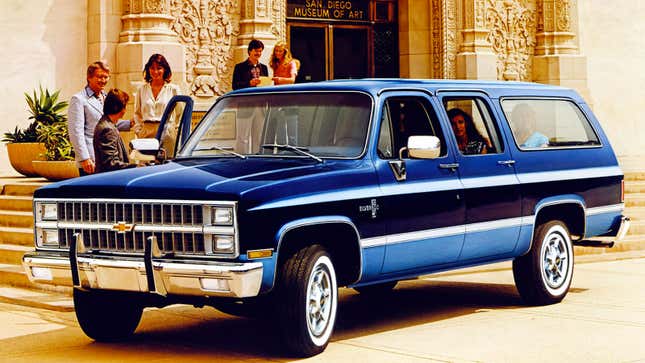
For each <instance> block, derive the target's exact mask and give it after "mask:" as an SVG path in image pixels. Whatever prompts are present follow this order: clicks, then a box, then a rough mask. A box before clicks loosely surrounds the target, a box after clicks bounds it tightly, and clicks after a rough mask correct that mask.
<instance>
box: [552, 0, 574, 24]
mask: <svg viewBox="0 0 645 363" xmlns="http://www.w3.org/2000/svg"><path fill="white" fill-rule="evenodd" d="M570 5H571V4H569V0H559V1H556V3H555V7H556V13H557V18H556V23H555V24H556V27H557V31H559V32H568V31H569V30H570V28H571V15H570V11H569V9H570Z"/></svg>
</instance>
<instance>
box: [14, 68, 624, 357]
mask: <svg viewBox="0 0 645 363" xmlns="http://www.w3.org/2000/svg"><path fill="white" fill-rule="evenodd" d="M191 113H192V101H191V99H190V98H188V97H177V98H175V99H173V101H172V102H171V104H170V105H169V106H168V108H167V109H166V112H165V116H164V120H163V121H162V127H164V126H163V125H165V124H166V123H167V124H170V123H168V120H169V119H170V118H172V117H174V118H176V120H175V121H176V122H173V123H172V124H178V125H179V129H178V130H177V135H178V136H177V138H176V140H175V148H174V149H173V150H172V151H171V152H169V153H168V154H169V155H167V156H168V157H169V158H168V159H169V161H168V160H167V161H165V162H163V163H160V165H155V166H148V167H140V168H134V169H127V170H122V171H116V172H111V173H105V174H98V175H91V176H86V177H82V178H77V179H73V180H67V181H63V182H59V183H55V184H51V185H48V186H46V187H43V188H41V189H38V190H37V191H36V193H35V195H34V215H35V235H36V238H35V239H36V240H35V245H36V250H35V252H33V253H28V254H26V255H25V256H24V258H23V263H24V266H25V268H26V270H27V272H28V275H29V277H30V279H31V280H32V281H33V282H35V283H40V284H54V285H68V286H73V295H74V303H75V308H76V316H77V318H78V321H79V324H80V326H81V328H82V329H83V331H84V332H85V333H86V334H87V335H88V336H89V337H91V338H93V339H96V340H99V341H104V340H115V339H123V338H127V337H128V336H130V335H131V334H133V333H134V331H135V329H136V327H137V325H138V323H139V320H140V318H141V315H142V311H143V309H144V308H145V307H150V306H165V305H168V304H173V303H187V304H193V305H195V306H203V305H210V306H214V307H216V308H218V309H220V310H222V311H225V312H231V313H238V314H251V315H252V314H253V312H257V311H264V312H265V313H264V314H260V315H271V316H273V317H275V323H276V326H277V327H278V328H279V331H280V332H281V333H282V337H283V342H284V345H285V347H286V348H287V349H288V350H289V351H291V352H292V353H294V354H296V355H300V356H311V355H314V354H318V353H320V352H322V351H323V350H324V349H325V347H326V346H327V344H328V342H329V339H330V336H331V334H332V332H333V329H334V323H335V319H336V316H337V309H338V308H340V307H339V306H338V288H339V287H342V286H346V287H350V288H354V289H356V290H358V291H359V292H360V293H365V294H367V293H370V294H373V293H387V291H388V290H390V289H392V288H394V287H395V285H396V283H397V281H399V280H403V279H410V278H414V277H417V276H420V275H424V274H429V273H433V272H438V271H446V270H452V269H458V268H463V267H467V266H475V265H482V264H488V263H493V262H499V261H505V260H512V261H513V274H514V277H515V282H516V285H517V289H518V291H519V294H520V295H521V297H522V298H523V299H524V300H525V301H526V302H527V303H528V304H535V305H537V304H551V303H556V302H559V301H561V300H562V299H563V298H564V297H565V295H566V294H567V292H568V290H569V286H570V284H571V279H572V276H573V268H574V263H573V262H574V255H573V245H576V244H581V245H607V244H611V243H613V241H614V240H619V239H620V238H621V237H622V236H623V235H624V234H625V232H626V230H627V228H628V226H629V223H628V222H629V220H628V218H626V217H624V216H623V215H622V213H623V208H624V203H623V173H622V172H621V170H620V168H619V166H618V163H617V160H616V157H615V155H614V152H613V150H612V148H611V146H610V144H609V140H608V139H607V136H606V135H605V134H604V132H603V131H602V129H601V127H600V124H599V122H598V120H596V118H595V116H594V115H593V113H592V112H591V109H590V108H589V106H588V105H587V104H586V103H585V101H584V100H583V99H582V98H581V97H580V96H579V95H578V94H577V93H576V92H574V91H573V90H570V89H566V88H561V87H554V86H547V85H540V84H533V83H520V82H483V81H452V80H404V79H365V80H347V81H328V82H322V83H310V84H298V85H293V86H282V87H263V88H248V89H243V90H238V91H235V92H231V93H229V94H227V95H225V96H223V97H221V98H219V99H218V100H217V102H216V103H215V104H214V105H213V106H212V107H211V109H210V110H209V111H208V112H207V113H206V114H205V116H204V117H203V119H202V120H201V121H200V122H199V123H198V124H197V125H196V126H193V125H191ZM153 144H154V146H153V151H154V152H156V151H157V150H156V148H157V144H155V143H153ZM174 150H176V152H175V151H174ZM170 159H172V160H170ZM596 236H606V237H607V238H605V239H604V241H605V242H602V241H603V239H594V238H595V237H596ZM375 296H376V295H375ZM263 309H264V310H263ZM266 312H268V314H267V313H266Z"/></svg>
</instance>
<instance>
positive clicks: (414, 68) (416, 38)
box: [397, 0, 433, 78]
mask: <svg viewBox="0 0 645 363" xmlns="http://www.w3.org/2000/svg"><path fill="white" fill-rule="evenodd" d="M430 5H431V4H430V0H399V2H398V5H397V6H398V8H399V14H398V20H399V74H400V76H401V77H403V78H432V76H433V74H432V62H431V60H432V53H431V48H432V43H431V39H432V34H431V23H430V14H431V7H430Z"/></svg>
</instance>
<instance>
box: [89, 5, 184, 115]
mask: <svg viewBox="0 0 645 363" xmlns="http://www.w3.org/2000/svg"><path fill="white" fill-rule="evenodd" d="M92 2H93V1H90V3H92ZM114 3H116V1H114ZM122 6H123V9H122V10H123V11H122V14H123V15H122V16H121V18H120V21H121V22H122V30H121V33H120V34H119V44H118V45H117V46H116V67H114V68H115V69H114V71H113V74H114V76H115V78H116V86H117V87H119V88H121V89H123V90H125V91H127V92H128V93H130V95H133V93H134V92H136V90H137V88H138V87H139V86H140V85H141V84H143V82H144V79H143V67H144V66H145V64H146V62H147V61H148V58H149V57H150V56H151V55H152V54H154V53H159V54H162V55H163V56H164V57H165V58H166V59H167V60H168V63H169V64H170V67H171V69H172V83H174V84H177V85H179V87H181V89H182V90H183V91H184V92H186V84H185V83H186V82H185V80H186V61H185V56H184V47H183V46H182V45H181V44H180V43H179V40H178V38H177V34H176V33H175V32H174V31H173V30H172V29H171V24H172V21H173V20H174V17H172V16H171V15H170V0H123V1H122ZM132 100H134V97H132V98H131V101H132ZM128 111H129V112H128V114H131V113H132V111H133V109H132V108H131V107H130V108H129V109H128Z"/></svg>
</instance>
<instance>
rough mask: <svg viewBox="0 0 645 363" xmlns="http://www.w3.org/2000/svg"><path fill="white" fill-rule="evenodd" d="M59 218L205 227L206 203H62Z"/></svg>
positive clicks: (76, 220) (76, 221) (84, 221)
mask: <svg viewBox="0 0 645 363" xmlns="http://www.w3.org/2000/svg"><path fill="white" fill-rule="evenodd" d="M58 220H59V221H60V222H71V223H118V222H125V223H135V224H137V225H165V226H168V225H171V226H202V225H203V223H204V221H203V206H202V205H195V204H179V203H178V204H160V203H127V202H123V203H119V202H112V203H105V202H59V203H58Z"/></svg>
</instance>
